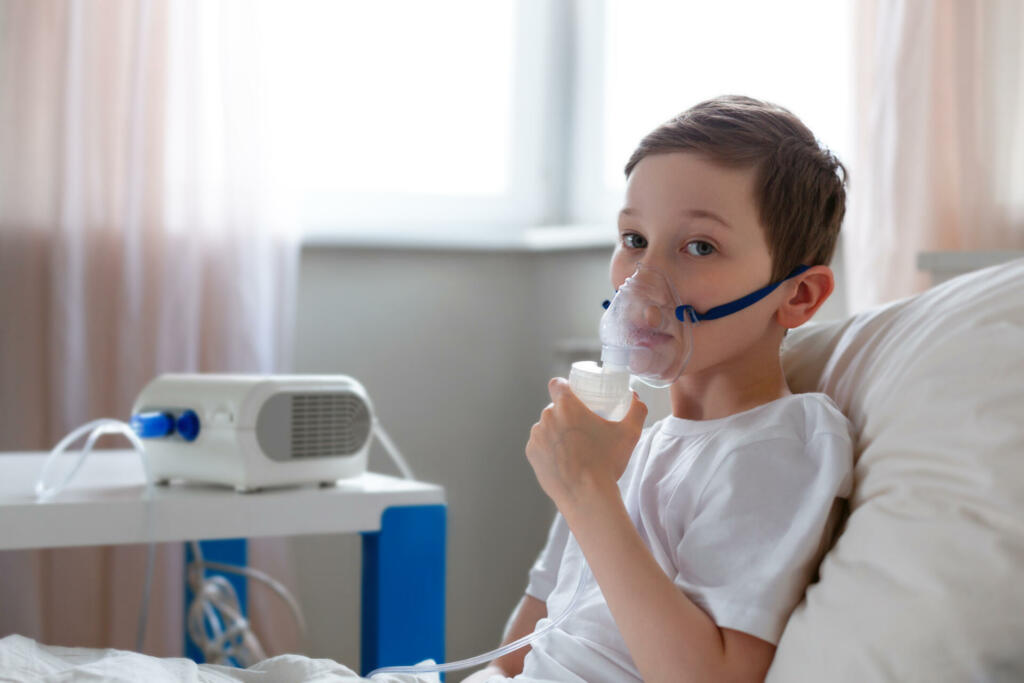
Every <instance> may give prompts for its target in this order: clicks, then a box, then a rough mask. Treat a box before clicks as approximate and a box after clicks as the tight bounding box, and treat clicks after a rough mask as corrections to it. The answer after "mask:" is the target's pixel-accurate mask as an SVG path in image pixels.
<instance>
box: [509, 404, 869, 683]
mask: <svg viewBox="0 0 1024 683" xmlns="http://www.w3.org/2000/svg"><path fill="white" fill-rule="evenodd" d="M852 465H853V449H852V443H851V438H850V427H849V422H848V421H847V419H846V417H845V416H844V415H843V414H842V413H841V412H840V411H839V409H838V408H837V407H836V406H835V404H834V403H833V402H832V400H831V399H830V398H829V397H828V396H826V395H825V394H818V393H812V394H794V395H792V396H786V397H784V398H780V399H778V400H775V401H772V402H770V403H766V404H764V405H761V406H758V407H756V408H753V409H751V410H748V411H745V412H742V413H737V414H736V415H730V416H728V417H724V418H721V419H717V420H684V419H681V418H677V417H671V416H670V417H667V418H665V419H664V420H661V421H659V422H658V423H656V424H654V425H653V426H651V427H650V428H649V429H647V430H645V431H644V433H643V435H642V436H641V437H640V441H639V442H638V443H637V446H636V449H635V450H634V451H633V455H632V457H631V458H630V461H629V465H628V466H627V467H626V471H625V473H623V475H622V478H621V479H620V480H619V489H620V491H621V492H622V498H623V500H624V502H625V504H626V509H627V510H628V512H629V515H630V517H631V518H632V520H633V524H634V525H635V526H636V528H637V531H638V532H639V533H640V537H641V538H642V539H643V540H644V542H645V543H646V545H647V547H648V548H649V549H650V551H651V554H652V555H653V556H654V559H655V560H656V561H657V562H658V564H659V565H660V566H661V568H662V569H664V570H665V572H666V574H668V576H670V577H672V579H673V581H674V582H675V584H676V585H677V586H679V588H680V589H681V590H682V591H683V592H684V593H685V594H686V595H687V596H689V598H690V599H691V600H693V601H694V602H695V603H696V604H697V605H698V606H700V607H701V608H702V609H703V610H704V611H705V612H707V613H708V614H709V615H710V616H711V618H712V619H713V620H714V621H715V623H716V624H718V626H719V627H724V628H731V629H735V630H738V631H743V632H746V633H749V634H752V635H754V636H757V637H758V638H761V639H763V640H766V641H768V642H770V643H773V644H776V643H778V641H779V637H780V636H781V635H782V629H783V627H784V626H785V623H786V620H787V619H788V618H789V615H790V613H791V612H792V610H793V608H794V607H796V605H797V603H798V602H799V601H800V599H801V598H802V596H803V593H804V590H805V589H806V587H807V584H808V583H809V582H810V580H811V579H812V577H813V576H814V573H815V572H816V570H817V566H818V563H819V562H820V560H821V556H822V554H823V553H824V551H825V549H826V547H827V544H828V541H829V540H830V538H831V535H832V531H833V527H834V524H835V522H836V521H837V517H838V514H839V512H840V501H839V500H837V499H841V498H846V497H847V496H849V494H850V489H851V484H852ZM582 562H583V555H582V552H581V551H580V549H579V546H578V545H577V543H576V541H575V539H574V538H572V537H571V536H570V534H569V529H568V525H567V524H566V523H565V520H564V519H563V518H562V516H561V515H557V516H556V517H555V522H554V524H553V525H552V527H551V531H550V533H549V536H548V542H547V545H546V546H545V547H544V550H543V551H542V552H541V554H540V556H539V557H538V558H537V561H536V563H535V564H534V566H533V568H532V569H531V570H530V578H529V585H528V586H527V588H526V592H527V594H529V595H531V596H533V597H535V598H537V599H539V600H543V601H545V602H546V603H547V613H548V615H549V617H556V616H558V615H559V614H561V613H562V611H563V610H565V608H566V607H567V606H568V604H569V600H570V599H571V597H572V595H573V593H574V592H575V591H576V588H577V585H578V583H579V579H580V572H581V570H582ZM546 623H548V620H547V619H542V620H541V621H540V622H538V624H537V626H538V628H539V627H541V626H543V625H545V624H546ZM516 680H550V681H561V682H566V681H569V682H580V683H603V682H605V681H607V682H609V683H612V682H614V683H622V682H623V681H640V675H639V673H638V671H637V669H636V666H635V665H634V664H633V659H632V657H631V656H630V654H629V650H628V649H627V648H626V643H625V641H624V640H623V639H622V636H621V635H620V634H619V630H618V628H617V627H616V625H615V622H614V620H613V619H612V615H611V612H610V611H609V609H608V606H607V604H606V603H605V601H604V598H603V596H602V595H601V591H600V588H599V587H598V585H597V583H596V582H595V581H594V579H593V577H592V576H589V575H588V581H587V583H586V584H585V588H584V592H583V594H582V596H581V598H580V601H579V604H578V607H577V609H576V611H575V612H574V613H573V614H572V615H571V616H569V617H568V619H567V620H566V621H565V622H563V623H562V624H561V625H560V626H559V627H558V628H556V629H554V630H553V631H551V632H550V633H548V634H547V635H546V636H544V637H542V638H541V639H539V640H537V641H535V642H534V643H533V645H532V650H531V651H530V653H529V654H528V655H527V657H526V662H525V665H524V669H523V673H522V675H521V676H520V677H517V678H516Z"/></svg>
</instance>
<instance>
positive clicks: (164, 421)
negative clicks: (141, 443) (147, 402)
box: [132, 412, 174, 439]
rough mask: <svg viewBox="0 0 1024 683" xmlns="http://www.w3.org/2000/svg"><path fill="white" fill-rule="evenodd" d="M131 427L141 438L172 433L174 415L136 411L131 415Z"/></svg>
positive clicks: (151, 437)
mask: <svg viewBox="0 0 1024 683" xmlns="http://www.w3.org/2000/svg"><path fill="white" fill-rule="evenodd" d="M132 429H133V430H135V433H136V434H138V435H139V436H140V437H141V438H143V439H155V438H157V437H161V436H168V435H170V434H173V433H174V416H173V415H171V414H170V413H159V412H152V413H137V414H135V415H132Z"/></svg>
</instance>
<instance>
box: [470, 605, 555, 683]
mask: <svg viewBox="0 0 1024 683" xmlns="http://www.w3.org/2000/svg"><path fill="white" fill-rule="evenodd" d="M547 615H548V608H547V605H545V604H544V603H543V602H542V601H540V600H538V599H537V598H535V597H533V596H531V595H526V594H524V595H523V599H522V600H520V601H519V604H518V605H516V609H515V612H513V614H512V619H511V621H510V623H509V627H508V630H507V631H506V632H505V637H504V638H503V639H502V641H501V644H502V645H507V644H508V643H511V642H513V641H515V640H519V639H520V638H522V637H523V636H525V635H528V634H530V633H533V630H534V628H536V626H537V622H538V621H540V620H541V619H543V618H544V617H546V616H547ZM529 651H530V646H529V645H527V646H526V647H523V648H520V649H518V650H516V651H515V652H510V653H508V654H507V655H505V656H504V657H498V658H497V659H495V660H494V661H493V662H491V663H490V664H488V665H487V668H485V669H481V670H480V671H477V672H476V673H474V674H473V675H472V676H470V677H469V678H466V679H465V680H464V681H463V683H476V682H477V681H480V682H482V681H486V680H487V679H488V678H490V677H491V676H495V675H500V676H507V677H509V678H511V677H513V676H518V675H519V674H521V673H522V672H523V660H524V659H526V653H528V652H529Z"/></svg>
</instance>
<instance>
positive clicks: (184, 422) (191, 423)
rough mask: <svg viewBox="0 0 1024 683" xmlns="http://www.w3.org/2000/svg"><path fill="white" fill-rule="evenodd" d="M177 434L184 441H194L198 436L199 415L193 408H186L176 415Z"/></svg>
mask: <svg viewBox="0 0 1024 683" xmlns="http://www.w3.org/2000/svg"><path fill="white" fill-rule="evenodd" d="M177 426H178V434H181V438H183V439H185V441H195V440H196V437H197V436H199V416H198V415H196V413H195V411H194V410H186V411H185V412H183V413H182V414H181V415H180V416H179V417H178V425H177Z"/></svg>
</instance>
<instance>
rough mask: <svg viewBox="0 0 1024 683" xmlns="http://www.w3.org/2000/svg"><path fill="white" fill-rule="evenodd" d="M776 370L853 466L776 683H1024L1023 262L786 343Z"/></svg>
mask: <svg viewBox="0 0 1024 683" xmlns="http://www.w3.org/2000/svg"><path fill="white" fill-rule="evenodd" d="M783 358H784V364H785V367H786V372H787V376H788V378H789V380H790V386H791V387H792V389H793V391H795V392H796V391H823V392H825V393H827V394H828V395H830V396H831V397H832V398H833V399H834V400H835V401H836V403H837V404H838V405H839V407H840V408H841V409H842V410H843V412H845V413H846V415H847V416H848V417H849V418H850V420H851V422H852V423H853V427H854V431H855V442H856V453H855V458H856V460H855V467H854V492H853V496H852V498H851V500H850V514H849V517H848V519H847V520H846V525H845V528H844V529H843V531H842V533H841V535H840V536H839V538H838V540H837V541H836V544H835V546H834V547H833V548H832V549H831V551H830V552H829V553H828V554H827V555H826V556H825V559H824V560H823V562H822V564H821V569H820V580H819V581H818V582H817V583H815V584H812V585H811V586H810V587H809V588H808V591H807V594H806V596H805V598H804V601H803V602H801V603H800V605H799V606H798V607H797V608H796V610H795V611H794V612H793V615H792V617H791V618H790V620H789V622H788V624H787V626H786V630H785V631H784V633H783V635H782V639H781V641H780V642H779V647H778V650H777V652H776V655H775V660H774V662H773V664H772V667H771V669H770V671H769V673H768V677H767V681H769V683H800V682H803V681H808V682H811V681H813V682H814V683H822V682H832V681H850V682H852V683H853V682H855V683H864V682H865V681H871V682H874V681H899V682H901V683H904V682H907V681H927V682H928V683H934V682H935V681H985V682H989V681H1024V260H1017V261H1013V262H1010V263H1007V264H1004V265H1001V266H995V267H992V268H987V269H985V270H981V271H977V272H974V273H970V274H967V275H964V276H961V277H958V278H956V279H954V280H950V281H948V282H946V283H944V284H941V285H939V286H937V287H934V288H932V289H930V290H928V291H927V292H924V293H922V294H920V295H918V296H915V297H911V298H909V299H904V300H902V301H898V302H895V303H892V304H889V305H886V306H884V307H881V308H878V309H874V310H871V311H866V312H864V313H860V314H857V315H854V316H852V317H851V318H849V319H847V320H845V321H841V322H837V323H829V324H822V325H816V326H809V327H807V328H806V329H803V328H802V329H798V330H794V331H793V332H792V333H791V334H790V335H789V337H788V338H787V343H786V344H785V349H784V354H783Z"/></svg>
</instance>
